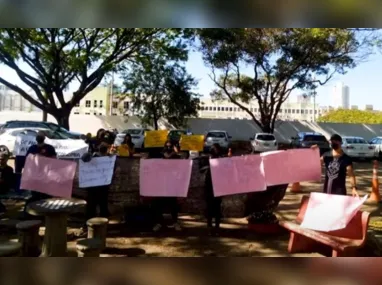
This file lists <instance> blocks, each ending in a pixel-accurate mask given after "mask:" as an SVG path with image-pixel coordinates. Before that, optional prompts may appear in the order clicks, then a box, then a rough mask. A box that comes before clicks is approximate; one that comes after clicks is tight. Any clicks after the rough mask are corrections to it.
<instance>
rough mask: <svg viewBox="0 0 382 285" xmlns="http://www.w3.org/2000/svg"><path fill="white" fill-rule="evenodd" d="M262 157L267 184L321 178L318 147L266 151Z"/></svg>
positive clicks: (318, 179)
mask: <svg viewBox="0 0 382 285" xmlns="http://www.w3.org/2000/svg"><path fill="white" fill-rule="evenodd" d="M261 157H262V158H263V165H264V172H265V181H266V183H267V186H272V185H280V184H289V183H294V182H304V181H305V182H309V181H320V180H321V161H320V152H319V150H318V149H292V150H287V151H275V152H269V153H268V152H265V153H262V154H261Z"/></svg>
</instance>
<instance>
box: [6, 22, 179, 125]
mask: <svg viewBox="0 0 382 285" xmlns="http://www.w3.org/2000/svg"><path fill="white" fill-rule="evenodd" d="M181 34H182V30H179V29H136V28H131V29H130V28H129V29H121V28H118V29H99V28H97V29H86V28H76V29H66V28H62V29H54V28H37V29H0V62H1V63H2V64H4V65H6V66H8V67H9V68H11V69H13V70H14V71H15V72H16V73H17V75H18V76H19V77H20V79H21V80H22V81H23V82H24V83H25V84H26V85H28V86H29V87H30V88H31V89H32V90H33V91H34V93H35V95H36V96H30V95H29V94H28V93H27V92H26V91H24V90H23V89H21V88H20V87H18V86H16V85H14V84H12V83H10V82H8V81H6V80H5V79H4V78H2V77H1V76H0V83H2V84H4V85H6V86H7V87H9V88H10V89H12V90H14V91H15V92H18V93H19V94H21V95H22V96H23V97H24V98H25V99H27V100H28V101H29V102H31V103H32V104H33V105H35V106H37V107H38V108H40V109H42V110H43V111H46V112H48V113H50V114H52V115H53V116H54V117H55V118H56V119H57V121H58V123H60V124H62V125H63V126H64V127H69V126H68V118H69V114H70V111H71V109H72V108H73V107H74V106H75V105H76V104H77V103H78V102H79V101H80V100H81V99H82V98H84V97H85V95H86V94H88V93H89V92H90V91H92V90H93V89H94V88H95V87H97V86H98V85H99V84H100V83H101V81H102V79H103V78H104V77H105V75H107V74H108V73H110V72H112V71H115V70H117V68H118V66H119V65H120V64H121V63H123V62H125V61H130V62H135V61H136V59H137V57H140V56H142V54H145V52H146V51H147V50H148V48H149V47H150V46H155V47H161V50H162V51H163V52H164V53H165V52H167V51H171V49H172V43H173V41H174V40H175V39H176V38H177V37H178V36H179V35H181ZM20 62H24V63H26V64H27V65H28V66H29V68H30V69H31V70H32V72H28V71H25V70H22V69H21V68H20V65H19V63H20ZM74 80H78V81H79V83H80V84H79V87H78V89H77V90H76V91H75V92H73V96H72V98H70V99H69V100H68V101H66V100H65V98H64V94H63V90H65V89H67V88H68V86H69V84H70V83H72V82H73V81H74ZM44 93H45V94H46V95H47V96H46V97H45V96H44ZM55 99H57V100H58V102H59V104H58V105H56V102H55V101H56V100H55Z"/></svg>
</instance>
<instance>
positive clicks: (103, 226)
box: [86, 217, 109, 250]
mask: <svg viewBox="0 0 382 285" xmlns="http://www.w3.org/2000/svg"><path fill="white" fill-rule="evenodd" d="M108 223H109V220H108V219H106V218H100V217H97V218H92V219H90V220H88V221H87V222H86V224H87V226H88V239H92V238H97V239H99V240H100V241H101V242H102V247H101V250H104V249H105V248H106V235H107V224H108Z"/></svg>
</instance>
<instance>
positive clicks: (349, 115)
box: [317, 109, 382, 124]
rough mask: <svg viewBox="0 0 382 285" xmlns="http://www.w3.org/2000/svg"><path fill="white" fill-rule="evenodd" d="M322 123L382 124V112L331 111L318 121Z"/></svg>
mask: <svg viewBox="0 0 382 285" xmlns="http://www.w3.org/2000/svg"><path fill="white" fill-rule="evenodd" d="M317 121H318V122H322V123H354V124H382V112H376V111H362V110H343V109H340V110H335V111H330V112H329V113H327V114H326V115H324V116H321V117H320V118H318V120H317Z"/></svg>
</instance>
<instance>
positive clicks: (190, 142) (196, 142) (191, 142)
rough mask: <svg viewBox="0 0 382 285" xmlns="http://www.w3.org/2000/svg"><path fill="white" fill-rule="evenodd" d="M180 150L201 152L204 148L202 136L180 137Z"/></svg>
mask: <svg viewBox="0 0 382 285" xmlns="http://www.w3.org/2000/svg"><path fill="white" fill-rule="evenodd" d="M179 143H180V149H181V150H195V151H203V148H204V136H203V135H191V136H187V135H182V136H181V137H180V142H179Z"/></svg>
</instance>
